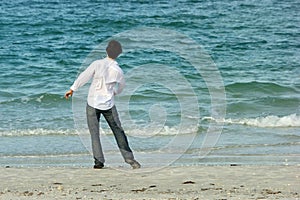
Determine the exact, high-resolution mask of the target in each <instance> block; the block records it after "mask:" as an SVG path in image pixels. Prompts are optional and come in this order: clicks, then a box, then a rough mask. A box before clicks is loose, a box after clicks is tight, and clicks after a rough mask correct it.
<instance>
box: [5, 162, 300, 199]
mask: <svg viewBox="0 0 300 200" xmlns="http://www.w3.org/2000/svg"><path fill="white" fill-rule="evenodd" d="M299 171H300V166H253V165H252V166H243V165H231V166H189V167H177V166H176V167H165V168H141V169H137V170H132V169H130V168H109V167H106V168H104V169H98V170H95V169H92V168H76V167H48V168H13V167H9V168H0V178H1V180H2V181H1V187H0V199H62V198H63V199H300V191H299V188H300V174H299ZM3 180H5V181H3Z"/></svg>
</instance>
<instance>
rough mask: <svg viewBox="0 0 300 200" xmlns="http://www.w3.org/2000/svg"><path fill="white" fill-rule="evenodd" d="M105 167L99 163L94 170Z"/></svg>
mask: <svg viewBox="0 0 300 200" xmlns="http://www.w3.org/2000/svg"><path fill="white" fill-rule="evenodd" d="M103 167H104V164H103V163H97V164H95V165H94V169H101V168H103Z"/></svg>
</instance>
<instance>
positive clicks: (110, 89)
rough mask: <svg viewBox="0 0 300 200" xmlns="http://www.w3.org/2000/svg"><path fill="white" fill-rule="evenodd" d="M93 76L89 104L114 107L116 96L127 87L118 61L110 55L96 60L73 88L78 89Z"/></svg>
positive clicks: (98, 107)
mask: <svg viewBox="0 0 300 200" xmlns="http://www.w3.org/2000/svg"><path fill="white" fill-rule="evenodd" d="M91 78H93V81H92V83H91V86H90V89H89V94H88V104H89V105H90V106H91V107H93V108H96V109H99V110H108V109H110V108H112V107H113V106H114V105H115V103H114V96H115V95H117V94H120V93H121V92H122V90H123V89H124V87H125V79H124V74H123V71H122V69H121V68H120V67H119V65H118V63H117V62H116V61H115V60H113V59H110V58H108V57H106V58H104V59H101V60H96V61H94V62H93V63H92V64H90V66H89V67H88V68H87V69H86V70H85V71H83V72H82V73H81V74H80V75H79V77H78V78H77V79H76V81H75V82H74V83H73V85H72V86H71V90H73V91H76V90H78V88H80V87H81V86H83V85H84V84H86V83H87V82H88V81H89V80H90V79H91ZM117 84H118V85H117ZM116 85H117V86H118V87H116Z"/></svg>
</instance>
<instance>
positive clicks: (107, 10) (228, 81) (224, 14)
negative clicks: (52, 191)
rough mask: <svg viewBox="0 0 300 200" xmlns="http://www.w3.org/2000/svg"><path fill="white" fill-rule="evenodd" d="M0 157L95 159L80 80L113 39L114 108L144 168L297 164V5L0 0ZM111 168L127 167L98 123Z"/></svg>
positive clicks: (58, 161) (293, 1)
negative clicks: (120, 74)
mask: <svg viewBox="0 0 300 200" xmlns="http://www.w3.org/2000/svg"><path fill="white" fill-rule="evenodd" d="M0 29H1V31H0V40H1V46H0V166H2V167H8V166H9V167H45V166H46V167H53V166H54V167H60V166H65V167H69V166H74V167H91V166H92V165H93V159H92V155H91V153H90V141H89V133H88V130H87V127H86V123H85V113H84V112H85V105H86V95H87V90H88V84H87V85H86V86H84V87H83V88H81V90H80V91H78V92H75V94H74V96H73V98H72V99H69V100H66V99H64V98H63V95H64V93H65V92H66V91H67V90H68V89H69V88H70V86H71V85H72V83H73V81H74V80H75V79H76V77H77V76H78V75H79V74H80V72H82V71H83V70H84V69H85V68H86V67H87V66H88V65H89V64H90V63H91V62H92V61H93V60H96V59H102V58H104V57H105V56H106V54H105V48H106V44H107V42H108V41H109V40H111V39H118V40H120V41H121V43H122V45H123V49H124V52H123V54H122V55H121V56H120V57H119V58H118V60H117V61H118V62H119V65H120V67H121V68H122V69H123V70H124V74H125V77H126V81H127V87H126V88H125V90H124V91H123V93H122V94H121V95H119V96H117V97H116V99H115V100H116V105H117V108H118V111H119V115H120V118H121V121H122V125H123V127H124V129H125V132H126V133H127V136H128V140H129V143H130V146H131V147H132V149H133V151H134V153H135V156H136V159H137V160H139V161H140V162H141V163H142V165H143V166H145V167H152V166H161V167H163V166H167V165H180V166H187V165H239V164H241V165H300V2H299V1H298V0H287V1H279V0H274V1H270V0H247V1H230V0H215V1H191V0H182V1H128V2H122V1H113V2H110V3H108V2H106V1H92V0H88V1H83V0H78V1H71V0H46V1H40V0H15V1H9V0H2V1H1V3H0ZM101 140H102V143H103V146H104V152H105V156H106V164H107V166H112V167H114V166H123V165H124V166H126V165H125V164H124V162H123V161H122V158H121V155H120V153H119V151H118V149H117V146H116V144H115V141H114V138H113V135H112V133H111V132H110V130H109V128H108V127H107V125H106V123H105V121H104V120H103V119H102V120H101Z"/></svg>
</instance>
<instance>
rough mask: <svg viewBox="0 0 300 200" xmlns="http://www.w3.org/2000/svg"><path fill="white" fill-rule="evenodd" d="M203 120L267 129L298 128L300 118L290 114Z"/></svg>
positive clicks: (208, 118) (206, 118) (207, 118)
mask: <svg viewBox="0 0 300 200" xmlns="http://www.w3.org/2000/svg"><path fill="white" fill-rule="evenodd" d="M203 120H213V121H217V122H223V123H227V124H241V125H246V126H255V127H268V128H276V127H300V116H298V115H297V114H291V115H287V116H282V117H279V116H275V115H269V116H265V117H257V118H243V119H231V118H229V119H223V120H216V119H214V118H211V117H205V118H203Z"/></svg>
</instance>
